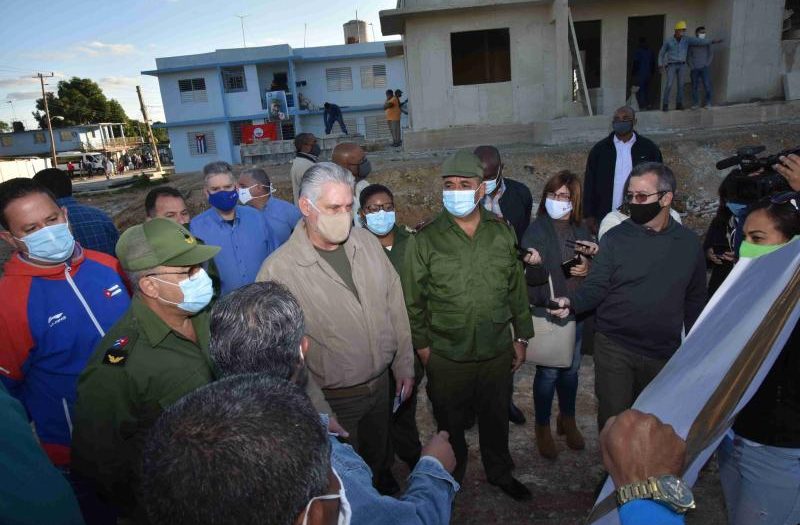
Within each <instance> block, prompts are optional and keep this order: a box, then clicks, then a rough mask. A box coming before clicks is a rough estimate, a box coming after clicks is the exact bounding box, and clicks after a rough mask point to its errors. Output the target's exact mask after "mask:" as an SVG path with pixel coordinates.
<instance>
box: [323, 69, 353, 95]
mask: <svg viewBox="0 0 800 525" xmlns="http://www.w3.org/2000/svg"><path fill="white" fill-rule="evenodd" d="M325 79H326V81H327V84H328V91H352V90H353V73H352V70H351V69H350V68H349V67H331V68H327V69H326V70H325Z"/></svg>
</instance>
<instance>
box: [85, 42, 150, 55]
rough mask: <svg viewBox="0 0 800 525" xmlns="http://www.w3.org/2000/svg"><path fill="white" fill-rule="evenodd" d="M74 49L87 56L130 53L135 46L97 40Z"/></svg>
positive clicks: (134, 49) (133, 51) (133, 50)
mask: <svg viewBox="0 0 800 525" xmlns="http://www.w3.org/2000/svg"><path fill="white" fill-rule="evenodd" d="M75 49H76V51H78V52H79V53H83V54H85V55H89V56H100V55H114V56H118V55H130V54H132V53H135V52H136V48H135V47H134V46H133V44H107V43H105V42H100V41H99V40H95V41H94V42H89V43H88V44H84V45H80V46H77V47H76V48H75Z"/></svg>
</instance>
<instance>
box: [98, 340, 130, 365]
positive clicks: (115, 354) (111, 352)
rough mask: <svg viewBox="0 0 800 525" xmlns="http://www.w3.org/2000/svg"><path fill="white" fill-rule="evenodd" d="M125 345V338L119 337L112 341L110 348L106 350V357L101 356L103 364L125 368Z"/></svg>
mask: <svg viewBox="0 0 800 525" xmlns="http://www.w3.org/2000/svg"><path fill="white" fill-rule="evenodd" d="M127 344H128V338H127V337H121V338H119V339H117V340H116V341H114V344H113V345H111V348H109V349H108V350H106V355H104V356H103V364H106V365H113V366H125V362H126V361H127V360H128V352H127V351H126V350H125V346H126V345H127Z"/></svg>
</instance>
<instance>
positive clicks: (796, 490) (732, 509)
mask: <svg viewBox="0 0 800 525" xmlns="http://www.w3.org/2000/svg"><path fill="white" fill-rule="evenodd" d="M717 453H718V456H719V474H720V478H721V480H722V491H723V493H724V494H725V503H726V506H727V508H728V523H729V524H730V525H756V524H758V525H784V524H787V525H795V524H797V523H800V449H796V448H780V447H768V446H753V445H752V444H750V443H747V442H745V441H744V440H742V439H741V438H740V437H738V436H737V437H736V438H734V439H731V438H730V437H726V438H725V439H723V440H722V443H721V444H720V446H719V449H718V451H717Z"/></svg>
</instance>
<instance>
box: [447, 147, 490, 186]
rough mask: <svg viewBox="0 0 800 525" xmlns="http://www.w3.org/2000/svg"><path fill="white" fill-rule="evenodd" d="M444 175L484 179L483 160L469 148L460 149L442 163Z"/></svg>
mask: <svg viewBox="0 0 800 525" xmlns="http://www.w3.org/2000/svg"><path fill="white" fill-rule="evenodd" d="M442 177H474V178H478V179H483V165H482V164H481V160H480V159H479V158H478V157H477V155H475V154H474V153H472V151H470V150H468V149H460V150H458V151H456V152H455V153H454V154H453V155H451V156H450V157H448V158H447V160H446V161H444V164H442Z"/></svg>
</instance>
